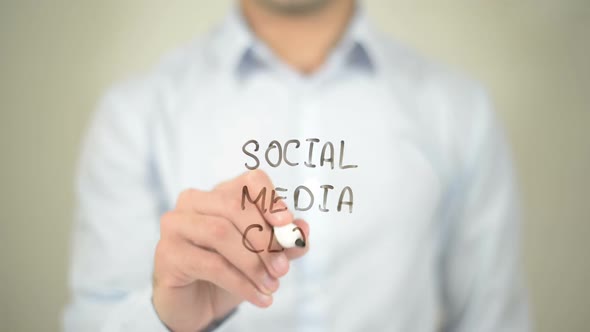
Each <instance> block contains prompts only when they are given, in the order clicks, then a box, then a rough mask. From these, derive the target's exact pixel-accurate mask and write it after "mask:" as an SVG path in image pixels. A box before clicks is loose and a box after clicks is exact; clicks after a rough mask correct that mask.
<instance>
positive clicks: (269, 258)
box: [176, 184, 289, 278]
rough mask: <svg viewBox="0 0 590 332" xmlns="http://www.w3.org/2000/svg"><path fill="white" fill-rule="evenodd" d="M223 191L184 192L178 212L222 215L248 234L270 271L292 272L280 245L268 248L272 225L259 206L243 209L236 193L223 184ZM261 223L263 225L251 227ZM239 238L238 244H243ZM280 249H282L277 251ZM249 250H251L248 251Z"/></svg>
mask: <svg viewBox="0 0 590 332" xmlns="http://www.w3.org/2000/svg"><path fill="white" fill-rule="evenodd" d="M221 186H222V188H220V191H213V192H204V191H199V190H194V189H189V190H185V191H183V192H182V193H181V194H180V196H179V199H178V201H177V204H176V209H177V210H178V211H187V212H197V213H199V214H204V215H210V216H217V217H222V218H225V219H228V220H230V221H231V222H232V223H233V224H234V225H235V227H236V228H237V229H238V230H239V232H240V233H241V234H242V235H244V233H246V232H247V234H245V236H246V239H247V243H248V244H250V246H251V248H254V249H255V250H256V251H259V250H262V251H260V252H258V253H257V254H258V256H259V257H260V258H261V259H262V261H263V262H264V265H265V267H266V269H267V271H268V272H269V274H270V275H271V276H272V277H274V278H279V277H281V276H283V275H285V274H287V272H288V271H289V259H288V258H287V256H286V255H285V254H284V253H283V252H282V251H283V250H281V247H280V246H276V245H275V246H272V247H270V248H269V246H268V244H269V242H270V237H271V236H270V232H271V228H270V226H269V225H268V224H267V222H266V221H265V219H264V218H263V216H262V215H261V214H260V211H259V210H258V209H256V208H249V209H244V210H242V209H241V206H242V202H241V200H239V199H237V198H236V197H235V195H232V194H231V193H228V188H227V187H223V186H224V184H222V185H221ZM252 225H260V227H262V229H260V228H249V227H251V226H252ZM242 242H243V241H240V242H238V243H242ZM275 250H279V252H274V251H275ZM249 253H250V252H249Z"/></svg>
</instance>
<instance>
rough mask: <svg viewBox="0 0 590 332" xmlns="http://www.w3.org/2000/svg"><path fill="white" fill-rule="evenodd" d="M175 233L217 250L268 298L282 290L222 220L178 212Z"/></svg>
mask: <svg viewBox="0 0 590 332" xmlns="http://www.w3.org/2000/svg"><path fill="white" fill-rule="evenodd" d="M176 214H178V216H176V217H175V218H176V219H177V220H176V225H175V226H174V227H176V228H177V230H176V233H177V234H178V235H179V236H180V237H182V238H184V239H187V240H189V241H190V242H191V243H192V244H194V245H196V246H199V247H203V248H207V249H210V250H214V251H216V252H217V253H219V254H221V255H222V256H223V257H225V258H226V259H227V260H228V261H229V262H230V263H231V264H232V265H234V266H235V267H236V268H237V269H238V270H240V271H241V272H242V273H243V274H244V275H246V276H247V277H248V279H250V281H252V283H253V284H255V285H256V286H257V288H258V289H259V290H260V291H262V292H263V293H266V294H272V293H273V292H275V291H276V290H277V289H278V287H279V281H278V280H277V279H276V278H275V277H273V276H271V275H270V274H269V272H268V271H267V269H266V267H265V264H264V262H263V261H262V259H261V258H260V256H258V255H256V254H253V253H252V252H251V251H250V250H252V251H253V250H256V249H254V248H253V247H251V244H247V245H243V243H244V241H243V240H244V238H243V236H242V234H241V233H240V232H239V230H238V229H237V228H236V227H235V226H234V224H233V223H232V222H231V221H229V220H227V219H225V218H222V217H216V216H208V215H197V214H194V213H181V212H177V213H176Z"/></svg>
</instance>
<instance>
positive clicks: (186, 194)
mask: <svg viewBox="0 0 590 332" xmlns="http://www.w3.org/2000/svg"><path fill="white" fill-rule="evenodd" d="M197 194H198V190H197V189H193V188H188V189H185V190H183V191H181V192H180V194H179V195H178V203H181V202H190V201H191V200H192V199H193V198H194V197H195V196H196V195H197Z"/></svg>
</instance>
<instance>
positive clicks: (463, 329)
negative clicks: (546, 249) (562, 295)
mask: <svg viewBox="0 0 590 332" xmlns="http://www.w3.org/2000/svg"><path fill="white" fill-rule="evenodd" d="M472 100H475V102H474V103H472V107H470V109H469V111H470V112H471V113H470V114H469V115H468V116H466V118H469V120H468V121H466V122H465V123H468V125H466V126H465V127H467V128H468V129H466V130H464V131H458V132H459V133H461V134H460V135H461V137H460V140H461V141H462V144H464V146H463V149H462V150H463V151H462V153H463V155H464V159H463V160H462V161H461V164H462V166H461V167H459V168H460V172H459V173H460V174H459V175H458V176H457V177H456V179H455V180H454V181H453V183H452V185H451V186H450V190H449V195H448V197H449V199H448V201H447V202H446V203H447V204H446V211H445V214H444V216H445V221H446V225H447V226H448V227H447V230H446V234H445V239H444V241H443V250H442V252H443V254H442V256H443V257H442V260H441V270H442V289H443V294H442V295H443V296H442V299H443V310H444V311H445V320H444V328H443V331H453V332H469V331H479V332H492V331H529V330H530V326H529V325H530V323H529V313H528V304H527V296H526V291H525V287H524V283H523V276H522V271H521V268H522V266H521V265H522V263H521V254H520V212H519V200H518V191H517V188H516V185H515V176H514V172H513V167H512V162H511V159H510V154H509V149H508V146H507V143H506V141H505V139H504V136H503V134H502V130H501V128H500V126H499V125H498V123H497V121H496V120H495V119H494V114H493V112H492V107H491V106H490V102H489V99H488V98H487V97H486V96H485V94H484V93H478V94H477V97H476V98H474V99H472Z"/></svg>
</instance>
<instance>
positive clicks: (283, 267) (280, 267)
mask: <svg viewBox="0 0 590 332" xmlns="http://www.w3.org/2000/svg"><path fill="white" fill-rule="evenodd" d="M271 265H272V268H273V269H274V270H275V271H276V272H277V273H279V274H281V275H282V274H285V273H287V270H288V269H289V261H288V260H287V256H285V255H284V254H278V255H276V256H274V257H273V258H272V259H271Z"/></svg>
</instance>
